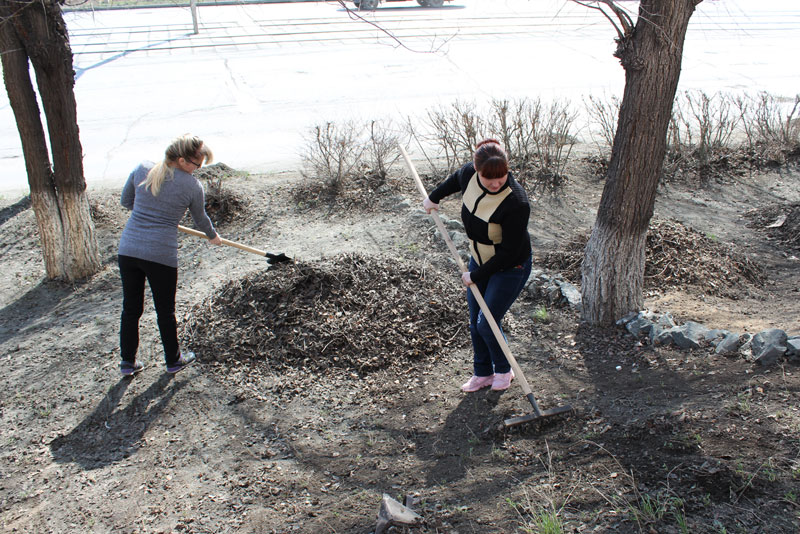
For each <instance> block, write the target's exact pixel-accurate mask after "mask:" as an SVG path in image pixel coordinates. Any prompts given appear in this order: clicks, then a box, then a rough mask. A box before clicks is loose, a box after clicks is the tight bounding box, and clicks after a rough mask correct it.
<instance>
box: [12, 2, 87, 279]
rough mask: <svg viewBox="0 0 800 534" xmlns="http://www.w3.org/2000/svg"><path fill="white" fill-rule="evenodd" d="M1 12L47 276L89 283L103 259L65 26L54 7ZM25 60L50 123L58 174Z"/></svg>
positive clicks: (18, 6) (15, 5)
mask: <svg viewBox="0 0 800 534" xmlns="http://www.w3.org/2000/svg"><path fill="white" fill-rule="evenodd" d="M2 7H3V8H4V9H2V16H3V19H4V21H3V24H2V30H0V36H1V37H2V41H1V42H0V44H2V51H3V69H4V71H3V72H4V77H5V80H6V89H7V91H8V94H9V101H10V102H11V105H12V108H13V110H14V115H15V118H16V120H17V128H18V129H19V132H20V139H21V141H22V147H23V152H24V154H25V162H26V167H27V170H28V182H29V185H30V188H31V204H32V205H33V208H34V212H35V213H36V220H37V224H38V227H39V235H40V239H41V243H42V253H43V255H44V260H45V268H46V270H47V276H48V277H49V278H59V279H66V280H75V279H79V278H85V277H87V276H89V275H91V274H93V273H95V272H97V271H98V270H99V268H100V258H99V252H98V247H97V240H96V238H95V235H94V224H93V222H92V218H91V214H90V210H89V201H88V197H87V195H86V182H85V180H84V177H83V159H82V158H83V154H82V149H81V145H80V138H79V134H78V122H77V116H76V104H75V95H74V92H73V87H74V83H75V82H74V71H73V69H72V52H71V50H70V48H69V40H68V36H67V31H66V26H65V25H64V20H63V18H62V16H61V10H60V8H59V7H58V5H57V4H55V3H52V2H47V1H45V2H41V3H40V2H33V3H28V2H14V1H5V2H2ZM7 14H10V15H9V16H8V17H7V16H6V15H7ZM6 56H8V58H7V57H6ZM28 57H29V58H30V61H31V64H32V65H33V67H34V70H35V72H36V80H37V85H38V88H39V94H40V96H41V100H42V104H43V106H44V112H45V115H46V117H47V126H48V133H49V139H50V148H51V151H52V156H53V171H51V170H50V164H49V161H50V158H49V157H48V154H47V148H46V144H45V140H44V132H43V129H42V123H41V119H40V114H39V109H38V105H37V104H36V97H35V94H34V92H33V87H32V85H31V81H30V76H29V69H28V64H27V58H28Z"/></svg>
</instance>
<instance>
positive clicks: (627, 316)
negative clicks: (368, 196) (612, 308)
mask: <svg viewBox="0 0 800 534" xmlns="http://www.w3.org/2000/svg"><path fill="white" fill-rule="evenodd" d="M637 317H639V314H638V313H637V312H628V313H626V314H625V315H623V316H622V317H620V318H619V319H617V325H618V326H625V325H627V324H628V323H629V322H631V321H633V320H634V319H636V318H637Z"/></svg>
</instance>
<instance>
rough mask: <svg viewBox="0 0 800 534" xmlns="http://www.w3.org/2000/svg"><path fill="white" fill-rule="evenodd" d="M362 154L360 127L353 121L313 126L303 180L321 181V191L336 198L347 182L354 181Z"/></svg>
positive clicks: (304, 164)
mask: <svg viewBox="0 0 800 534" xmlns="http://www.w3.org/2000/svg"><path fill="white" fill-rule="evenodd" d="M363 154H364V146H363V144H362V143H360V142H359V128H358V127H357V126H356V125H355V123H353V122H352V121H347V122H345V123H343V124H340V125H337V124H335V123H333V122H326V123H325V124H324V125H322V126H319V125H317V126H314V127H313V128H312V130H311V135H310V136H309V137H308V138H307V139H306V151H305V153H304V154H303V171H302V174H303V177H304V178H306V180H310V181H312V182H320V183H321V184H322V185H323V188H322V192H324V193H327V194H328V195H329V196H330V197H333V198H335V197H336V195H337V194H338V193H339V191H340V190H341V188H342V186H343V185H344V183H345V181H346V180H347V179H349V178H352V176H353V174H354V172H355V171H356V168H357V166H358V164H359V163H360V161H361V157H362V156H363Z"/></svg>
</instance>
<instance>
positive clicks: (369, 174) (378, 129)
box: [364, 120, 400, 189]
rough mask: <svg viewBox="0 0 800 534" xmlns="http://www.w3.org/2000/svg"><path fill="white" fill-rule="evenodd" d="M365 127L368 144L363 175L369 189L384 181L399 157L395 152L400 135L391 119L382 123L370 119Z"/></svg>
mask: <svg viewBox="0 0 800 534" xmlns="http://www.w3.org/2000/svg"><path fill="white" fill-rule="evenodd" d="M366 129H367V130H368V143H367V145H368V146H367V154H366V155H367V162H366V163H367V169H366V172H365V174H364V177H365V179H366V182H367V185H368V186H369V187H370V188H371V189H377V188H378V187H380V186H382V185H384V184H385V183H386V177H387V176H388V175H389V170H390V169H391V168H392V166H394V164H395V163H396V162H397V160H398V158H399V157H400V154H399V153H398V152H397V144H398V142H400V136H399V135H398V133H396V132H397V131H396V130H395V129H394V128H393V125H392V123H391V121H387V122H385V123H384V122H381V121H377V120H372V121H369V122H368V124H367V128H366Z"/></svg>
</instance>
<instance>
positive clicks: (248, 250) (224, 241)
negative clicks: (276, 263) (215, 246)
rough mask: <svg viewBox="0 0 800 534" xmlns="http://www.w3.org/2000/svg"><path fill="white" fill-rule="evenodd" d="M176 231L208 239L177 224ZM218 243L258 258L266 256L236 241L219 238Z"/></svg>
mask: <svg viewBox="0 0 800 534" xmlns="http://www.w3.org/2000/svg"><path fill="white" fill-rule="evenodd" d="M178 230H180V231H181V232H183V233H185V234H189V235H193V236H197V237H202V238H203V239H208V236H207V235H206V234H204V233H203V232H200V231H199V230H195V229H194V228H187V227H186V226H181V225H180V224H179V225H178ZM220 241H222V244H223V245H227V246H229V247H235V248H238V249H241V250H244V251H246V252H250V253H252V254H258V255H259V256H266V255H267V252H266V251H264V250H259V249H257V248H253V247H248V246H247V245H243V244H241V243H237V242H236V241H229V240H227V239H224V238H221V237H220Z"/></svg>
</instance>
